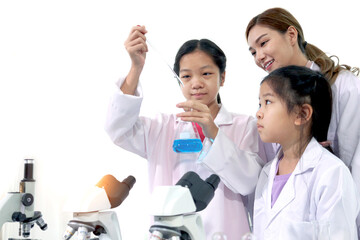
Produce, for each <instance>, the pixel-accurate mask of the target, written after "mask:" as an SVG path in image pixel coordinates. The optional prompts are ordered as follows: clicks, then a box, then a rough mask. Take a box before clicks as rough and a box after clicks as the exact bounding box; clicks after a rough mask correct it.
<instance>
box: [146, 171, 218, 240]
mask: <svg viewBox="0 0 360 240" xmlns="http://www.w3.org/2000/svg"><path fill="white" fill-rule="evenodd" d="M219 182H220V178H219V177H218V176H217V175H215V174H212V175H211V176H210V177H208V178H207V179H206V180H205V181H203V180H202V179H201V178H200V177H199V175H197V174H196V173H195V172H187V173H186V174H184V176H183V177H182V178H181V179H180V180H179V181H178V182H177V183H176V185H175V186H159V187H156V188H155V189H154V192H153V194H152V196H151V202H150V206H151V215H153V216H154V224H153V225H152V226H151V227H150V230H149V231H150V233H151V236H150V240H159V239H161V240H166V239H171V240H205V239H206V235H205V231H204V228H203V223H202V219H201V216H200V215H199V214H198V213H196V212H198V211H201V210H203V209H204V208H206V206H207V205H208V203H209V202H210V201H211V199H212V198H213V197H214V192H215V190H216V188H217V187H218V185H219Z"/></svg>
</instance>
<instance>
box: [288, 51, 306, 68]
mask: <svg viewBox="0 0 360 240" xmlns="http://www.w3.org/2000/svg"><path fill="white" fill-rule="evenodd" d="M296 51H297V54H295V56H294V58H293V61H292V62H293V63H292V64H294V65H297V66H304V67H305V66H307V63H308V61H309V59H307V57H306V56H305V54H304V53H302V52H301V50H300V49H298V50H296Z"/></svg>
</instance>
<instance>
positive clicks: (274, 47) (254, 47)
mask: <svg viewBox="0 0 360 240" xmlns="http://www.w3.org/2000/svg"><path fill="white" fill-rule="evenodd" d="M248 45H249V51H250V53H251V55H253V57H254V60H255V63H256V65H258V66H259V67H260V68H261V69H263V70H265V71H266V72H269V73H270V72H272V71H273V70H275V69H277V68H280V67H285V66H288V65H293V64H296V63H295V62H294V60H293V59H294V48H293V40H292V39H291V37H290V35H289V34H288V31H287V32H286V33H285V34H282V33H280V32H278V31H275V30H273V29H271V28H268V27H264V26H262V25H255V26H254V27H253V28H252V29H251V30H250V32H249V36H248Z"/></svg>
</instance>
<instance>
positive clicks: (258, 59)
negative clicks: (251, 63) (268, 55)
mask: <svg viewBox="0 0 360 240" xmlns="http://www.w3.org/2000/svg"><path fill="white" fill-rule="evenodd" d="M264 59H265V54H264V52H263V51H262V50H261V49H259V50H257V51H256V57H255V61H256V63H257V64H258V65H260V66H262V63H263V62H264Z"/></svg>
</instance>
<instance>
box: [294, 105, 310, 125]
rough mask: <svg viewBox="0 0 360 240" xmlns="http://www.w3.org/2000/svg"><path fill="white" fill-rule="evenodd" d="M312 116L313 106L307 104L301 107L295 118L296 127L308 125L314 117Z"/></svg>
mask: <svg viewBox="0 0 360 240" xmlns="http://www.w3.org/2000/svg"><path fill="white" fill-rule="evenodd" d="M312 114H313V108H312V106H311V105H310V104H307V103H305V104H303V105H302V106H301V107H299V111H298V113H297V116H296V118H295V125H297V126H300V125H303V124H306V123H308V122H309V121H310V119H311V117H312Z"/></svg>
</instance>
